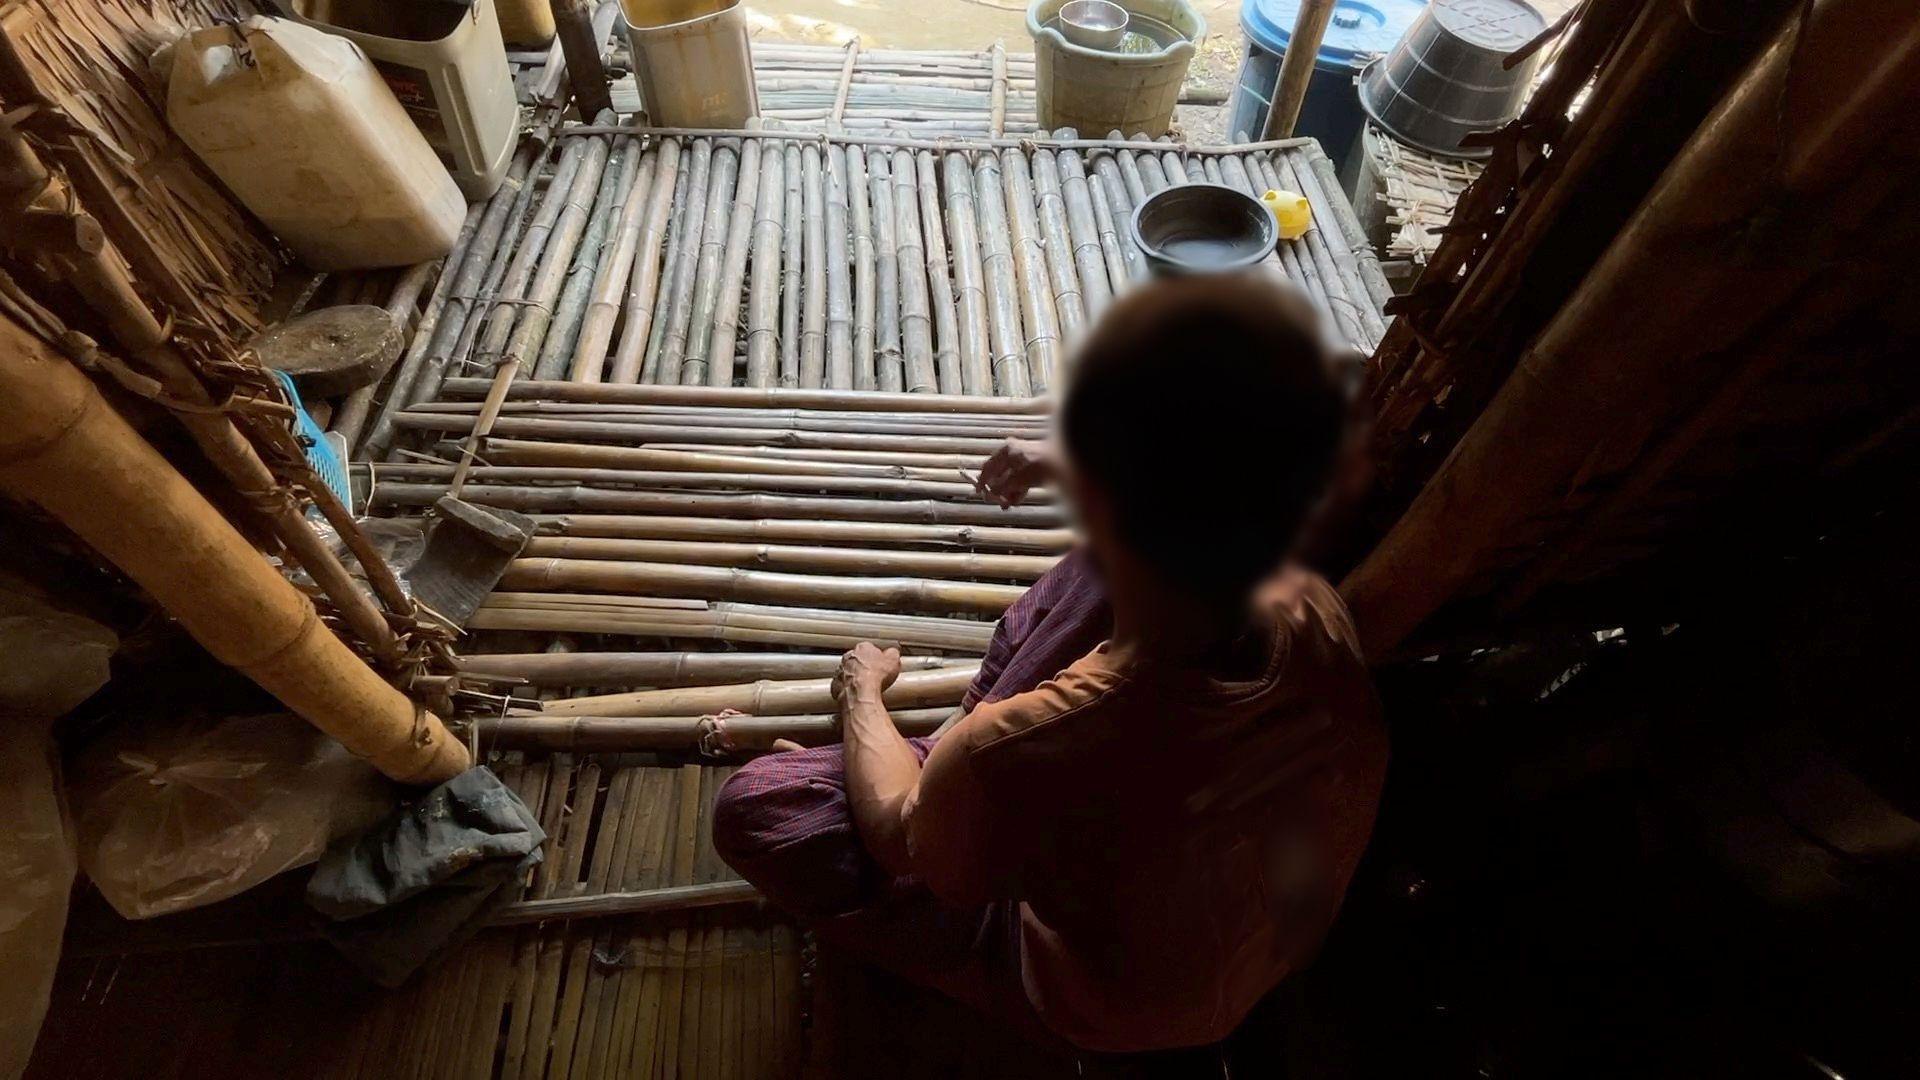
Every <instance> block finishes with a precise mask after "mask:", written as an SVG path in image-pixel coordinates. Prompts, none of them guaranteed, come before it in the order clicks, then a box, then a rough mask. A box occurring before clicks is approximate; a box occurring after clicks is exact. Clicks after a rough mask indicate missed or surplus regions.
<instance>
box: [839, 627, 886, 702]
mask: <svg viewBox="0 0 1920 1080" xmlns="http://www.w3.org/2000/svg"><path fill="white" fill-rule="evenodd" d="M899 677H900V650H899V649H896V648H885V649H883V648H881V647H880V646H878V645H875V644H874V643H873V642H871V641H863V642H861V643H860V644H858V645H855V646H854V647H853V648H851V649H849V650H847V652H846V655H844V656H842V657H841V658H840V673H839V674H837V675H835V676H834V677H833V698H834V700H835V701H844V700H846V699H847V698H848V697H849V696H853V697H860V698H866V699H869V700H873V701H878V700H879V699H880V695H881V694H883V693H885V692H886V689H887V687H889V686H892V685H893V680H895V679H897V678H899Z"/></svg>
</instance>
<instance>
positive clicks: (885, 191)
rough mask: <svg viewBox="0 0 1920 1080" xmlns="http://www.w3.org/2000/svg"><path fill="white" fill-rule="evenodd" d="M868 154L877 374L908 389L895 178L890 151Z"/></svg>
mask: <svg viewBox="0 0 1920 1080" xmlns="http://www.w3.org/2000/svg"><path fill="white" fill-rule="evenodd" d="M863 152H864V153H865V154H866V155H867V195H868V201H869V203H871V205H872V208H873V249H874V285H875V289H874V292H875V299H874V304H875V312H874V314H875V318H874V346H873V366H874V373H875V375H876V377H877V378H878V380H879V384H880V389H881V390H884V391H888V392H890V393H898V392H900V391H902V390H904V389H905V388H906V373H905V371H904V369H903V366H902V361H901V355H900V252H899V239H898V237H897V236H896V235H895V231H894V230H895V228H896V226H897V225H898V224H899V219H898V217H897V216H896V215H895V213H894V210H893V179H892V172H891V170H890V167H889V165H888V156H887V152H886V151H884V150H879V149H874V150H868V151H863Z"/></svg>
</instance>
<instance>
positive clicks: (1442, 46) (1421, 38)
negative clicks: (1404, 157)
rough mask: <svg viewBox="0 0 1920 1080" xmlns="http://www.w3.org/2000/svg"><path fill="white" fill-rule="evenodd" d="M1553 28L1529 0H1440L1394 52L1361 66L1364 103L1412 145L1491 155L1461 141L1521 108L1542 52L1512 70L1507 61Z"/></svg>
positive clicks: (1435, 150) (1464, 154) (1457, 154)
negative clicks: (1504, 64) (1362, 68)
mask: <svg viewBox="0 0 1920 1080" xmlns="http://www.w3.org/2000/svg"><path fill="white" fill-rule="evenodd" d="M1546 27H1547V21H1546V19H1545V18H1543V17H1542V16H1541V15H1540V13H1539V12H1538V11H1535V10H1534V9H1533V7H1532V6H1531V5H1529V4H1527V3H1526V2H1525V0H1434V2H1433V3H1432V4H1431V5H1430V6H1428V8H1427V9H1426V11H1424V12H1422V13H1421V14H1420V16H1419V17H1418V18H1416V19H1415V20H1414V21H1413V25H1412V26H1409V27H1407V32H1406V35H1405V36H1403V37H1402V38H1401V39H1400V43H1399V44H1398V45H1395V46H1394V47H1393V51H1392V52H1390V53H1388V54H1387V55H1386V56H1385V57H1383V58H1381V59H1379V60H1375V61H1374V62H1373V63H1371V64H1368V65H1367V67H1366V69H1365V70H1364V71H1362V72H1361V73H1360V104H1361V107H1363V108H1365V109H1366V111H1367V115H1368V116H1370V117H1372V119H1373V122H1374V123H1376V124H1378V125H1380V127H1381V128H1383V129H1385V130H1386V132H1387V133H1388V134H1390V135H1392V136H1393V137H1394V138H1396V139H1398V140H1400V141H1401V142H1403V143H1406V144H1408V145H1409V146H1417V147H1419V148H1420V149H1422V150H1425V151H1427V152H1429V153H1433V154H1440V155H1443V156H1447V157H1458V158H1483V157H1486V156H1487V155H1488V154H1489V153H1491V150H1490V149H1489V148H1487V147H1464V148H1463V147H1462V146H1461V145H1460V140H1461V139H1464V138H1466V137H1467V136H1468V135H1470V134H1472V133H1474V132H1476V131H1491V130H1493V129H1494V128H1497V127H1500V126H1501V125H1503V124H1505V123H1506V122H1507V121H1509V120H1512V119H1513V118H1514V117H1515V116H1517V115H1519V112H1520V105H1521V102H1522V100H1523V99H1524V98H1525V96H1526V92H1527V86H1528V85H1529V84H1530V83H1531V82H1532V81H1533V72H1534V69H1535V68H1536V67H1538V66H1539V63H1540V56H1541V52H1538V51H1536V52H1535V53H1534V54H1533V55H1532V56H1530V57H1528V58H1527V59H1526V60H1525V61H1523V62H1521V63H1519V64H1515V65H1514V66H1513V67H1512V68H1511V69H1509V68H1505V67H1503V66H1502V63H1503V62H1504V61H1505V60H1506V58H1507V54H1509V53H1511V52H1513V51H1514V50H1515V49H1518V48H1519V47H1520V46H1522V45H1525V44H1526V43H1527V42H1529V41H1531V40H1533V38H1534V37H1535V36H1536V35H1538V34H1539V33H1540V32H1541V31H1542V30H1545V29H1546Z"/></svg>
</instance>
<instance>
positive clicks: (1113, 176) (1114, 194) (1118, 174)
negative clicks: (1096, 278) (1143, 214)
mask: <svg viewBox="0 0 1920 1080" xmlns="http://www.w3.org/2000/svg"><path fill="white" fill-rule="evenodd" d="M1114 136H1116V138H1117V136H1119V133H1117V131H1116V133H1114ZM1089 160H1091V161H1092V171H1094V184H1092V186H1094V190H1096V192H1106V209H1108V211H1110V215H1112V231H1114V238H1116V240H1117V242H1119V254H1121V261H1123V263H1125V267H1127V273H1125V275H1117V273H1116V275H1112V277H1114V290H1116V292H1119V288H1121V286H1123V284H1125V282H1129V281H1146V258H1144V256H1140V248H1139V244H1135V242H1133V208H1135V206H1139V202H1140V186H1139V184H1140V179H1139V175H1135V177H1133V179H1131V183H1129V179H1127V173H1123V171H1121V167H1119V154H1116V152H1112V150H1094V152H1091V154H1089ZM1102 238H1104V233H1102Z"/></svg>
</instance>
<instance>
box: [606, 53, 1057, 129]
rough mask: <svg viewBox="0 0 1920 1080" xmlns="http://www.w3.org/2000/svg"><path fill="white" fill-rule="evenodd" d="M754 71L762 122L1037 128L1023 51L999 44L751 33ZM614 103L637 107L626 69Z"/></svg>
mask: <svg viewBox="0 0 1920 1080" xmlns="http://www.w3.org/2000/svg"><path fill="white" fill-rule="evenodd" d="M753 69H754V79H755V83H756V84H757V86H756V88H757V90H758V93H759V98H760V115H761V117H762V118H763V119H766V120H774V121H779V122H781V123H783V124H786V125H789V126H792V127H801V128H809V129H828V128H832V129H834V130H840V131H848V132H880V131H898V132H905V133H910V134H915V135H1003V134H1015V135H1019V134H1027V133H1031V132H1033V131H1035V130H1036V129H1037V119H1038V118H1037V114H1036V111H1035V109H1036V107H1035V93H1036V92H1035V89H1034V60H1033V54H1032V53H1010V52H1008V51H1007V49H1006V47H1005V46H1004V45H1001V44H997V43H996V44H995V45H993V46H992V47H990V48H986V49H981V50H978V51H967V50H960V49H941V50H918V51H909V50H902V49H873V48H866V47H863V46H862V44H861V42H860V41H858V40H857V39H856V40H854V41H851V42H848V43H847V44H846V45H808V44H804V43H800V42H784V41H769V40H766V39H760V40H756V41H755V42H754V44H753ZM613 107H614V109H615V110H617V111H619V112H621V113H623V114H625V113H632V112H635V111H637V110H638V109H639V108H640V92H639V88H638V87H637V85H636V83H635V80H634V78H633V77H632V76H630V75H629V76H626V77H624V78H621V79H617V80H615V81H614V84H613Z"/></svg>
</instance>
